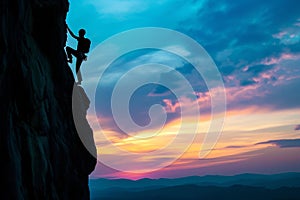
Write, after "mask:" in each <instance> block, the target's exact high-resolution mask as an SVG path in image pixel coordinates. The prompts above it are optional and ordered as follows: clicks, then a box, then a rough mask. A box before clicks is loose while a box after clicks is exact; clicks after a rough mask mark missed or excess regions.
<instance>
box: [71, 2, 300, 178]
mask: <svg viewBox="0 0 300 200" xmlns="http://www.w3.org/2000/svg"><path fill="white" fill-rule="evenodd" d="M67 23H68V25H69V27H70V28H71V29H72V30H73V32H75V33H77V31H78V30H79V29H80V28H85V29H86V30H87V35H86V36H87V37H88V38H90V39H91V40H92V47H91V52H90V53H89V55H88V56H89V57H88V61H87V62H84V63H83V65H82V73H83V87H84V88H85V90H86V91H87V93H88V96H89V98H90V100H91V108H90V110H89V112H88V119H89V123H90V124H91V126H92V127H93V130H94V138H95V142H96V145H97V149H98V161H99V162H98V165H97V167H96V170H95V171H94V172H93V173H92V174H91V175H90V177H91V178H97V177H104V178H130V179H139V178H145V177H148V178H161V177H169V178H175V177H183V176H193V175H206V174H222V175H232V174H240V173H281V172H295V171H297V172H300V154H299V153H300V103H299V102H300V88H299V86H300V2H299V1H298V0H287V1H282V0H281V1H279V0H277V1H276V0H275V1H258V0H245V1H229V0H220V1H200V0H199V1H197V0H158V1H151V0H111V1H107V0H84V1H83V0H70V10H69V13H68V16H67ZM144 27H160V28H164V29H167V30H174V31H175V32H174V35H172V34H170V36H169V37H167V38H162V37H159V34H158V35H157V36H155V37H154V36H153V38H152V37H151V36H150V37H147V38H146V39H147V40H148V39H149V40H151V39H152V40H153V39H155V42H153V43H160V44H167V43H168V42H170V43H169V44H168V45H166V46H163V47H164V49H152V48H144V49H138V50H135V51H131V52H128V53H126V54H124V55H120V56H119V57H118V58H116V59H114V60H111V61H110V60H106V59H108V58H110V57H113V56H112V55H115V54H118V52H122V49H125V47H128V46H132V45H133V46H134V45H135V43H138V42H141V41H140V40H139V39H140V38H143V37H145V36H147V34H145V35H137V36H136V38H131V39H128V40H126V41H124V40H120V41H121V43H118V42H116V43H112V42H111V41H113V40H116V39H115V38H114V37H113V38H112V39H111V37H112V36H114V35H115V34H118V33H121V32H124V31H129V30H131V29H136V28H144ZM176 33H182V34H185V35H186V36H188V37H190V38H191V39H192V40H195V41H196V42H198V43H199V44H200V45H201V46H202V47H203V48H204V49H205V52H207V55H206V54H205V56H204V58H203V59H204V60H205V59H206V58H207V60H209V58H211V59H212V60H213V61H214V63H215V65H213V64H207V63H206V62H204V63H201V62H200V65H201V66H202V67H204V68H203V69H204V71H205V70H206V69H207V70H212V71H211V72H212V73H213V75H212V77H216V78H215V79H214V78H211V77H210V78H207V76H206V75H205V73H204V74H202V73H201V74H199V73H198V72H197V71H196V70H195V67H194V65H193V64H192V63H190V62H189V61H190V60H197V59H198V58H199V57H197V56H195V53H194V52H192V50H191V49H192V48H191V47H190V45H189V44H188V43H186V42H185V41H186V40H184V41H178V38H177V36H176ZM109 38H110V39H109ZM105 41H107V42H105ZM68 45H70V46H73V47H75V45H76V41H75V40H74V39H72V38H71V37H70V36H69V37H68ZM174 52H175V53H174ZM178 54H180V56H178ZM208 55H209V56H208ZM201 56H202V55H201ZM201 56H200V57H201ZM201 58H202V57H201ZM199 59H200V58H199ZM200 60H201V59H200ZM105 63H109V64H110V65H109V66H105ZM214 66H215V70H216V71H213V70H214V69H213V68H214ZM72 67H73V68H74V66H73V65H72ZM100 71H102V72H103V75H102V77H97V76H98V74H97V73H99V72H100ZM218 75H220V80H222V84H224V87H222V84H215V85H214V84H212V87H211V86H210V85H207V83H209V82H210V81H207V80H212V79H214V80H213V81H211V82H213V83H215V82H216V80H217V77H218ZM98 78H100V79H98ZM152 79H153V80H154V79H155V80H156V81H160V82H162V83H165V84H166V85H159V84H156V83H155V81H154V83H148V84H145V85H142V83H143V81H149V82H151V81H153V80H152ZM120 81H122V82H121V84H120V85H121V86H119V90H118V89H117V90H114V89H115V88H116V85H117V84H118V83H119V82H120ZM134 84H140V85H139V87H138V88H136V90H134V91H132V94H127V92H128V91H127V89H128V88H131V87H133V85H134ZM93 87H96V88H95V91H94V90H93V89H91V88H93ZM116 91H117V92H116ZM222 91H223V92H224V95H226V99H225V100H226V101H222V99H220V98H218V97H219V96H218V94H220V92H221V93H222ZM90 92H92V93H90ZM93 92H94V94H93ZM114 95H115V96H114ZM126 95H129V96H130V99H129V100H128V104H129V105H128V106H127V111H128V113H129V114H130V116H131V118H126V112H124V113H123V112H118V111H119V110H122V109H123V108H122V106H125V107H126V101H125V100H126V99H124V97H125V96H126ZM114 98H115V100H114ZM213 99H217V100H216V101H214V100H213ZM114 103H115V104H114ZM222 103H224V105H225V106H226V107H224V111H225V112H222V113H221V112H220V113H218V111H222V109H218V106H220V105H223V104H222ZM112 105H113V106H112ZM114 105H115V106H114ZM153 105H155V106H153ZM159 105H160V106H159ZM215 108H216V110H217V111H216V113H214V114H213V115H212V114H211V113H212V111H213V110H214V109H215ZM114 109H116V110H117V112H114ZM93 110H94V111H95V113H93ZM199 113H200V114H199ZM152 114H153V115H152ZM115 115H118V116H119V117H120V118H121V120H119V121H117V122H116V116H115ZM224 116H225V118H223V117H224ZM114 117H115V119H114ZM117 118H118V117H117ZM151 120H153V121H152V122H153V123H151ZM223 120H224V124H223V126H217V125H214V122H216V121H218V123H219V122H220V123H221V122H223ZM131 122H134V123H135V124H137V125H138V126H137V127H132V126H131V124H130V123H131ZM149 123H150V125H149ZM212 124H213V125H212ZM99 125H100V126H101V129H99ZM119 125H121V126H122V127H119ZM97 127H98V128H97ZM210 136H212V138H214V139H215V140H216V144H215V145H214V146H213V149H210V148H209V149H206V146H205V145H204V143H205V141H206V142H207V141H208V140H205V138H207V137H208V138H209V137H210ZM212 143H213V142H212ZM203 152H204V153H203ZM201 153H202V155H205V156H204V157H203V156H202V157H201V156H199V155H200V154H201ZM133 172H135V173H133Z"/></svg>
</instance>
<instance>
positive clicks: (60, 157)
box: [0, 0, 96, 199]
mask: <svg viewBox="0 0 300 200" xmlns="http://www.w3.org/2000/svg"><path fill="white" fill-rule="evenodd" d="M68 7H69V4H68V1H67V0H31V1H26V0H1V2H0V9H1V10H0V16H1V18H0V21H1V26H0V65H1V67H0V98H1V104H0V159H1V170H0V173H1V183H2V184H1V185H2V186H1V190H0V191H1V194H0V195H1V199H89V189H88V175H89V174H90V173H91V171H92V170H93V169H94V167H95V164H96V159H95V157H94V156H93V155H91V153H92V154H94V155H95V154H96V148H95V145H94V141H93V136H92V130H91V128H90V127H89V124H88V122H87V121H86V118H85V115H86V110H87V108H88V105H89V101H88V99H87V97H86V95H85V93H84V90H83V89H82V88H79V87H77V86H75V90H74V95H72V92H73V84H74V78H73V74H72V72H71V70H70V68H69V66H68V64H67V62H66V55H65V52H64V46H65V43H66V24H65V18H66V14H67V11H68ZM73 96H74V99H73V105H74V106H78V109H75V110H76V113H75V115H76V116H77V117H75V118H80V120H81V121H82V122H83V123H81V124H79V125H77V126H79V129H80V130H81V132H84V133H86V136H84V137H86V138H87V139H86V140H87V141H89V145H90V146H89V149H88V150H87V149H86V148H85V146H84V145H83V144H82V141H81V140H82V138H80V137H79V135H78V134H77V130H76V126H75V123H74V119H73V114H72V97H73ZM77 128H78V127H77ZM81 137H82V136H81Z"/></svg>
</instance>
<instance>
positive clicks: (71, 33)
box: [67, 25, 79, 40]
mask: <svg viewBox="0 0 300 200" xmlns="http://www.w3.org/2000/svg"><path fill="white" fill-rule="evenodd" d="M67 29H68V31H69V33H70V35H71V36H72V37H73V38H75V39H77V40H78V39H79V37H78V36H76V35H75V34H74V33H73V32H72V31H71V29H70V28H69V26H68V25H67Z"/></svg>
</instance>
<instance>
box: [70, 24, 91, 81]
mask: <svg viewBox="0 0 300 200" xmlns="http://www.w3.org/2000/svg"><path fill="white" fill-rule="evenodd" d="M67 30H68V32H69V33H70V35H71V36H72V37H73V38H75V39H76V40H77V41H78V43H77V49H76V50H75V49H73V48H71V47H69V46H67V47H66V52H67V56H68V60H67V61H68V62H69V63H72V55H74V56H75V57H76V75H77V80H78V82H77V84H81V81H82V77H81V72H80V65H81V64H82V61H83V60H84V61H86V60H87V56H86V55H85V54H86V53H88V52H89V50H90V45H91V41H90V40H89V39H88V38H85V37H84V35H85V30H84V29H80V30H79V32H78V34H79V36H76V35H75V34H74V33H73V32H72V31H71V30H70V28H69V27H68V25H67Z"/></svg>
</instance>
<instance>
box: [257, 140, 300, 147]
mask: <svg viewBox="0 0 300 200" xmlns="http://www.w3.org/2000/svg"><path fill="white" fill-rule="evenodd" d="M256 144H257V145H258V144H273V145H276V146H278V147H280V148H291V147H300V139H286V140H269V141H266V142H259V143H256Z"/></svg>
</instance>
